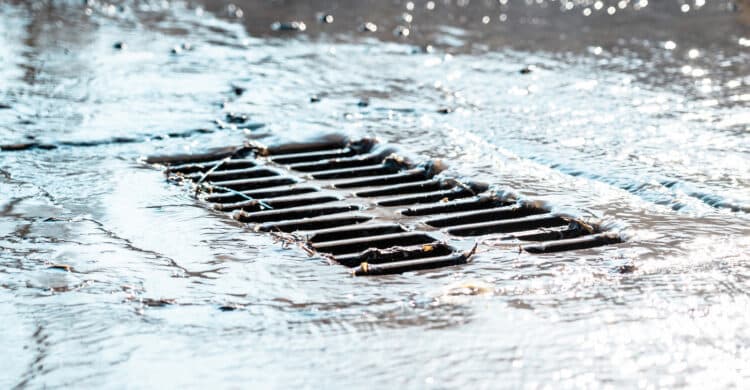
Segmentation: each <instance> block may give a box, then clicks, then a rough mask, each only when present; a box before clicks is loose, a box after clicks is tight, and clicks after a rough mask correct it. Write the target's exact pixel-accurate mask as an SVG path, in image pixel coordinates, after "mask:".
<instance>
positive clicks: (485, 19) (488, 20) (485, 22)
mask: <svg viewBox="0 0 750 390" xmlns="http://www.w3.org/2000/svg"><path fill="white" fill-rule="evenodd" d="M489 22H490V17H489V16H486V15H485V16H484V17H482V23H484V24H487V23H489Z"/></svg>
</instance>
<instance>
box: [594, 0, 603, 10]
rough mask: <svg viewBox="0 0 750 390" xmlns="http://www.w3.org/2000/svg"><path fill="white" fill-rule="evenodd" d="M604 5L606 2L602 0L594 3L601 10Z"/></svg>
mask: <svg viewBox="0 0 750 390" xmlns="http://www.w3.org/2000/svg"><path fill="white" fill-rule="evenodd" d="M602 7H604V3H602V2H601V1H597V2H595V3H594V9H596V10H600V9H602Z"/></svg>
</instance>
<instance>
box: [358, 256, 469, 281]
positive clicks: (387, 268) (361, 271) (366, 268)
mask: <svg viewBox="0 0 750 390" xmlns="http://www.w3.org/2000/svg"><path fill="white" fill-rule="evenodd" d="M465 263H466V256H465V255H463V254H452V255H448V256H439V257H430V258H427V259H417V260H406V261H397V262H393V263H386V264H372V265H370V264H369V263H362V264H360V266H359V267H357V268H355V269H354V270H352V274H353V275H354V276H373V275H388V274H400V273H404V272H409V271H419V270H423V269H432V268H439V267H448V266H452V265H459V264H465Z"/></svg>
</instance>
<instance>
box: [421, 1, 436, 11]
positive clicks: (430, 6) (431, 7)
mask: <svg viewBox="0 0 750 390" xmlns="http://www.w3.org/2000/svg"><path fill="white" fill-rule="evenodd" d="M424 7H425V8H427V9H428V10H430V11H432V10H434V9H435V2H434V1H428V2H427V4H425V5H424Z"/></svg>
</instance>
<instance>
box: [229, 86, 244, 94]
mask: <svg viewBox="0 0 750 390" xmlns="http://www.w3.org/2000/svg"><path fill="white" fill-rule="evenodd" d="M232 90H233V91H234V94H235V95H237V96H241V95H242V94H243V93H245V91H246V90H247V89H245V88H242V87H238V86H234V87H232Z"/></svg>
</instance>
